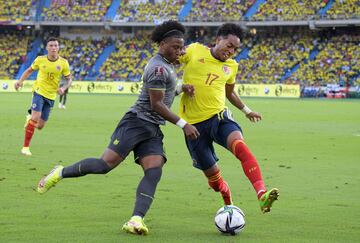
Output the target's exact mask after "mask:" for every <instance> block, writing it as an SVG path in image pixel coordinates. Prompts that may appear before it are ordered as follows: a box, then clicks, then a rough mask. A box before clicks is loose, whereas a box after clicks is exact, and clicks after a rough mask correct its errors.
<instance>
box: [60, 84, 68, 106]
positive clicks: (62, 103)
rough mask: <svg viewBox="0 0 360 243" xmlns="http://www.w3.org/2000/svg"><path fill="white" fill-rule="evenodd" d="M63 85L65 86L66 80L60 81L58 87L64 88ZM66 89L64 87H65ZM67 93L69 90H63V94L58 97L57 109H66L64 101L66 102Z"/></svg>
mask: <svg viewBox="0 0 360 243" xmlns="http://www.w3.org/2000/svg"><path fill="white" fill-rule="evenodd" d="M65 85H67V80H66V79H62V80H61V81H60V87H64V86H65ZM65 87H66V86H65ZM68 92H69V88H67V89H65V90H64V93H63V94H61V95H59V109H66V106H65V104H66V100H67V94H68Z"/></svg>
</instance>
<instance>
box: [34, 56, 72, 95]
mask: <svg viewBox="0 0 360 243" xmlns="http://www.w3.org/2000/svg"><path fill="white" fill-rule="evenodd" d="M31 69H33V70H39V72H38V74H37V77H36V81H35V83H34V85H33V87H32V89H33V91H35V92H36V93H38V94H40V95H42V96H44V97H45V98H48V99H50V100H55V98H56V93H57V90H58V88H59V83H60V80H61V76H62V75H64V76H68V75H70V67H69V63H68V61H67V60H66V59H65V58H62V57H60V56H59V58H58V59H57V60H56V61H50V60H49V59H48V58H47V56H38V57H37V58H36V59H35V61H34V62H33V63H32V64H31Z"/></svg>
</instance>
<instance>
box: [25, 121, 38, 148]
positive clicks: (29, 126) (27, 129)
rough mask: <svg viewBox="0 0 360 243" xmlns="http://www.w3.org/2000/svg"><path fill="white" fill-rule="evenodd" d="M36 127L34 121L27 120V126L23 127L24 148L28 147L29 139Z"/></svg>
mask: <svg viewBox="0 0 360 243" xmlns="http://www.w3.org/2000/svg"><path fill="white" fill-rule="evenodd" d="M36 126H37V122H36V121H34V120H29V122H28V124H27V125H26V127H25V139H24V147H29V146H30V141H31V138H32V136H33V134H34V132H35V128H36Z"/></svg>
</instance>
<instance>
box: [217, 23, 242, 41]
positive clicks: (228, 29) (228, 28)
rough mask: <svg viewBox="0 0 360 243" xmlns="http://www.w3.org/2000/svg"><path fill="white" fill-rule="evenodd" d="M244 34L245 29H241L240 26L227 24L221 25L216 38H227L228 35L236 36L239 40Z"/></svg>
mask: <svg viewBox="0 0 360 243" xmlns="http://www.w3.org/2000/svg"><path fill="white" fill-rule="evenodd" d="M243 34H244V31H243V29H242V28H241V27H240V25H237V24H233V23H225V24H223V25H221V26H220V27H219V28H218V30H217V32H216V37H219V36H222V37H227V36H228V35H235V36H237V37H239V38H241V37H242V36H243Z"/></svg>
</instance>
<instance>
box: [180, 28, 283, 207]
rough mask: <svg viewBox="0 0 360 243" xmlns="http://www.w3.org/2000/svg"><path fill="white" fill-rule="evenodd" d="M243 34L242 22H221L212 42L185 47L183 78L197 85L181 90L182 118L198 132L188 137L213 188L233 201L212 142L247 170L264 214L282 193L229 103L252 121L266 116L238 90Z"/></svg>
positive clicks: (197, 162)
mask: <svg viewBox="0 0 360 243" xmlns="http://www.w3.org/2000/svg"><path fill="white" fill-rule="evenodd" d="M241 34H242V29H241V28H240V26H238V25H236V24H231V23H227V24H224V25H222V26H221V27H219V29H218V31H217V34H216V45H215V46H214V47H212V48H208V47H206V46H204V45H202V44H199V43H193V44H190V45H189V46H188V47H187V48H186V53H185V54H184V55H183V56H182V57H181V58H180V59H179V60H180V62H181V63H183V64H184V67H183V68H184V69H183V70H184V75H183V82H184V84H187V85H189V84H190V85H193V88H194V89H193V90H192V92H186V93H183V95H182V97H181V101H180V117H181V118H182V119H184V121H186V122H188V123H190V124H192V125H194V126H195V127H196V128H197V129H198V131H199V132H200V136H199V138H198V139H196V140H190V139H188V138H186V144H187V147H188V150H189V152H190V155H191V157H192V159H193V165H194V167H196V168H198V169H200V170H202V171H203V173H204V174H205V176H206V177H207V179H208V184H209V185H210V187H211V188H212V189H214V190H215V191H216V192H220V193H221V195H222V197H223V200H224V203H225V205H230V204H232V198H231V192H230V188H229V186H228V184H227V183H226V181H225V180H224V179H223V178H222V176H221V173H220V168H219V166H218V165H217V161H218V158H217V156H216V154H215V151H214V147H213V142H216V143H217V144H219V145H221V146H223V147H224V148H226V149H228V150H229V151H230V152H232V153H233V154H234V155H235V156H236V158H237V159H239V160H240V161H241V165H242V168H243V171H244V172H245V175H246V176H247V178H248V179H249V181H250V182H251V184H252V185H253V187H254V189H255V192H256V194H257V197H258V200H259V203H260V208H261V210H262V212H263V213H266V212H269V211H270V208H271V206H272V203H273V202H274V201H275V200H276V199H277V198H278V196H279V192H278V189H276V188H273V189H271V190H267V189H266V187H265V184H264V181H263V178H262V175H261V171H260V166H259V164H258V162H257V160H256V158H255V156H254V155H253V154H252V153H251V151H250V149H249V148H248V146H247V145H246V143H245V141H244V138H243V135H242V130H241V128H240V126H239V125H238V124H237V123H236V122H235V121H234V120H233V118H232V116H231V112H230V110H229V109H228V108H227V107H226V106H225V97H226V98H227V99H228V100H229V101H230V103H231V104H232V105H234V106H235V107H236V108H238V109H239V110H241V111H242V112H243V113H245V115H246V117H247V118H248V119H249V120H250V121H252V122H257V121H260V120H261V119H262V117H261V115H260V114H259V113H257V112H254V111H252V110H250V108H248V107H247V106H246V105H245V104H244V103H243V102H242V101H241V100H240V98H239V97H238V96H237V95H236V93H235V92H234V86H235V77H236V73H237V70H238V63H237V62H236V61H235V60H234V59H232V58H231V57H232V56H233V55H234V54H235V53H236V51H237V49H238V48H239V47H240V37H241Z"/></svg>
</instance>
